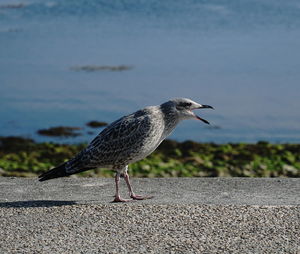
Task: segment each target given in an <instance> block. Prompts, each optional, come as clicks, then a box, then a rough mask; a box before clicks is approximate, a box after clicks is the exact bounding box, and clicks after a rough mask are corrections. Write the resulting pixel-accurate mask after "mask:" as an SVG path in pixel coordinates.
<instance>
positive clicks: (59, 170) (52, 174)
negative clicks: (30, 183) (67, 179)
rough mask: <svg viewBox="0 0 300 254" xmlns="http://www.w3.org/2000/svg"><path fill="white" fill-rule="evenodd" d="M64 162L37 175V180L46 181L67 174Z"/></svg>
mask: <svg viewBox="0 0 300 254" xmlns="http://www.w3.org/2000/svg"><path fill="white" fill-rule="evenodd" d="M65 165H66V163H63V164H61V165H60V166H58V167H56V168H53V169H51V170H49V171H47V172H45V173H43V174H41V175H40V176H39V181H41V182H42V181H46V180H49V179H53V178H58V177H63V176H68V175H69V174H68V173H67V172H66V168H65Z"/></svg>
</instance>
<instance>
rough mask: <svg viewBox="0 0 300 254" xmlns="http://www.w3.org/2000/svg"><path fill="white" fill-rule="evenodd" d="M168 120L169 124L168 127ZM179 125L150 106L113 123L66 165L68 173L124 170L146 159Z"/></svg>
mask: <svg viewBox="0 0 300 254" xmlns="http://www.w3.org/2000/svg"><path fill="white" fill-rule="evenodd" d="M166 120H167V121H168V120H169V121H168V124H166ZM176 124H177V121H176V119H175V118H174V117H173V114H172V113H171V112H168V113H167V114H165V113H163V111H162V110H161V109H160V106H152V107H147V108H145V109H142V110H139V111H137V112H135V113H133V114H130V115H128V116H124V117H122V118H121V119H119V120H117V121H115V122H113V123H112V124H110V125H109V126H108V127H107V128H106V129H104V130H103V131H102V132H101V133H100V134H99V135H98V136H97V137H96V138H95V139H94V140H93V141H92V142H91V143H90V144H89V145H88V147H87V148H86V149H84V150H83V151H82V152H81V153H79V154H78V155H77V156H76V157H75V158H74V159H72V160H70V161H69V162H68V163H67V165H66V170H67V172H68V173H76V171H77V170H78V171H80V170H82V168H95V167H106V168H112V169H114V170H122V169H123V168H124V167H125V166H126V165H128V164H130V163H133V162H135V161H138V160H141V159H143V158H145V157H146V156H147V155H149V154H150V153H152V152H153V151H154V150H155V149H156V148H157V146H158V145H159V144H160V143H161V142H162V141H163V140H164V139H165V138H166V136H168V135H169V134H170V132H171V131H172V130H173V129H174V128H175V126H176Z"/></svg>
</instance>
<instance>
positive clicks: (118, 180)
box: [113, 171, 130, 202]
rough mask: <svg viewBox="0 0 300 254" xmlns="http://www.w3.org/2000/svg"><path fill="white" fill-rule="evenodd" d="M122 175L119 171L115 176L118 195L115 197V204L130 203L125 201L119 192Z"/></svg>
mask: <svg viewBox="0 0 300 254" xmlns="http://www.w3.org/2000/svg"><path fill="white" fill-rule="evenodd" d="M120 175H121V173H120V172H119V171H117V173H116V176H115V183H116V195H115V199H114V200H113V202H127V201H130V200H129V199H123V198H121V197H120V192H119V183H120Z"/></svg>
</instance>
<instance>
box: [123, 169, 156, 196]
mask: <svg viewBox="0 0 300 254" xmlns="http://www.w3.org/2000/svg"><path fill="white" fill-rule="evenodd" d="M124 179H125V181H126V184H127V187H128V190H129V195H130V197H131V198H132V199H134V200H143V199H149V198H152V197H143V196H141V195H136V194H134V192H133V190H132V186H131V184H130V181H129V175H128V173H127V168H126V170H125V173H124Z"/></svg>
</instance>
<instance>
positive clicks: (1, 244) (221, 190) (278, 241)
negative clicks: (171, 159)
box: [0, 178, 300, 253]
mask: <svg viewBox="0 0 300 254" xmlns="http://www.w3.org/2000/svg"><path fill="white" fill-rule="evenodd" d="M133 185H134V187H135V189H136V192H137V193H138V194H149V195H154V198H153V199H149V200H144V201H135V202H130V203H126V204H123V203H122V204H119V203H118V204H115V203H110V201H111V200H112V199H113V197H112V195H113V193H114V184H113V179H103V178H88V179H87V178H85V179H84V178H81V179H75V178H73V179H72V178H64V179H57V180H52V181H48V182H45V183H40V182H38V181H36V179H22V178H0V225H1V227H0V235H1V238H0V253H300V195H299V194H300V179H287V178H280V179H279V178H277V179H266V178H256V179H253V178H252V179H250V178H169V179H133ZM122 187H123V188H122V193H123V194H124V195H123V196H124V197H126V196H127V191H126V188H125V184H123V186H122ZM139 190H140V191H139Z"/></svg>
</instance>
